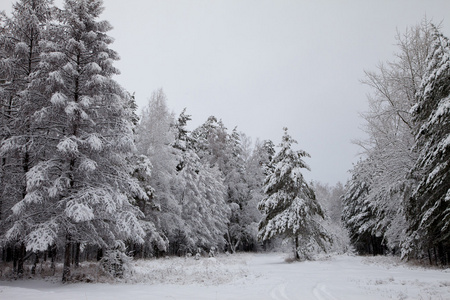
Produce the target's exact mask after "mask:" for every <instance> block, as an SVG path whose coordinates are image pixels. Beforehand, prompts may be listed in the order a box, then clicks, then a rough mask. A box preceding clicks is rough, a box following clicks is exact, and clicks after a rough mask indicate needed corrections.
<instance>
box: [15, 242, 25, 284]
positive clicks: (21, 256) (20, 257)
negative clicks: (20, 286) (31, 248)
mask: <svg viewBox="0 0 450 300" xmlns="http://www.w3.org/2000/svg"><path fill="white" fill-rule="evenodd" d="M25 254H26V249H25V244H24V243H23V242H21V243H20V246H19V247H18V251H17V276H18V277H19V278H22V277H23V273H24V267H23V264H24V262H25Z"/></svg>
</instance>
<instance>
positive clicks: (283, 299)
mask: <svg viewBox="0 0 450 300" xmlns="http://www.w3.org/2000/svg"><path fill="white" fill-rule="evenodd" d="M286 287H287V283H282V284H279V285H277V286H276V287H274V288H273V289H272V290H271V291H270V297H271V298H272V299H274V300H290V299H289V297H288V296H287V294H286Z"/></svg>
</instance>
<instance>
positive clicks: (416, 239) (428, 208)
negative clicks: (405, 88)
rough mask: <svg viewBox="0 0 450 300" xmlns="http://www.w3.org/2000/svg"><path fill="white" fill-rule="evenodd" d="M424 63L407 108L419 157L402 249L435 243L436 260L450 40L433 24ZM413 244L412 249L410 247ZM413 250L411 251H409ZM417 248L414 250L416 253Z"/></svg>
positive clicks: (449, 151) (445, 179) (447, 211)
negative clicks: (423, 70)
mask: <svg viewBox="0 0 450 300" xmlns="http://www.w3.org/2000/svg"><path fill="white" fill-rule="evenodd" d="M426 62H427V69H426V72H425V74H424V76H423V79H422V83H421V85H420V87H419V89H418V92H417V94H416V97H417V103H416V105H414V107H413V108H412V109H411V112H412V116H413V120H414V124H415V127H414V133H415V137H416V144H415V146H414V147H415V149H416V150H418V152H419V157H418V159H417V161H416V162H415V164H414V168H413V169H412V172H413V173H412V174H413V177H415V178H419V184H418V186H417V188H416V189H415V190H414V191H413V193H412V196H411V200H410V202H409V206H408V220H409V222H410V226H411V227H410V229H409V241H408V242H409V243H408V245H407V247H406V249H405V250H406V251H405V254H408V252H418V251H419V252H420V251H425V250H428V251H430V250H429V249H430V248H435V249H436V248H437V250H438V257H439V260H440V261H441V263H442V264H448V263H449V256H450V252H449V248H450V206H449V203H450V41H449V39H448V38H447V37H445V36H443V35H442V33H440V32H439V30H438V29H437V28H436V27H434V26H433V38H432V43H431V51H430V53H429V55H428V57H427V61H426ZM414 248H416V249H414ZM414 250H416V251H414ZM416 254H417V253H416Z"/></svg>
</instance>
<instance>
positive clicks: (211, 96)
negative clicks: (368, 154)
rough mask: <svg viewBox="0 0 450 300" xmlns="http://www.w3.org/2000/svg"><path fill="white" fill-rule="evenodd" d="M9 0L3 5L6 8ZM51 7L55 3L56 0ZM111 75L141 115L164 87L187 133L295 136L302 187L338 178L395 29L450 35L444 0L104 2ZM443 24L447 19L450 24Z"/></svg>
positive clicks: (347, 164)
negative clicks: (427, 26) (368, 76)
mask: <svg viewBox="0 0 450 300" xmlns="http://www.w3.org/2000/svg"><path fill="white" fill-rule="evenodd" d="M11 2H12V1H11V0H0V4H1V5H0V9H5V10H7V11H9V10H10V7H11ZM61 2H62V1H57V2H56V3H61ZM104 5H105V11H104V14H103V15H102V19H105V20H108V21H109V22H110V23H111V24H112V25H113V27H114V29H113V30H112V31H111V32H110V35H111V36H112V37H114V38H115V43H114V44H113V45H112V48H113V49H114V50H116V51H118V52H119V54H120V56H121V60H120V61H119V62H117V63H116V66H117V67H118V68H119V69H120V71H121V73H122V74H121V75H120V76H118V77H117V80H118V81H119V82H120V83H121V84H122V86H124V87H125V88H126V89H127V90H129V91H130V92H135V94H136V98H137V103H138V105H139V106H140V107H141V108H142V107H143V106H145V105H146V104H147V103H148V99H149V97H150V96H151V94H152V92H153V91H154V90H156V89H158V88H161V87H162V88H163V89H164V91H165V93H166V95H167V98H168V106H169V108H170V109H172V110H173V111H174V112H175V113H176V114H177V115H178V114H179V113H180V112H181V110H182V109H183V108H184V107H186V108H187V113H188V114H191V115H192V118H193V121H191V125H190V128H195V127H196V126H198V125H201V124H202V123H203V122H204V121H205V120H206V119H207V118H208V116H211V115H214V116H216V117H217V118H219V119H222V121H223V122H224V124H225V125H226V126H227V127H228V129H229V130H230V131H231V130H232V129H233V128H234V127H235V126H237V128H238V130H239V131H242V132H244V133H245V134H246V135H248V136H250V137H252V139H253V140H255V139H256V138H259V139H261V140H263V139H271V140H272V141H273V142H274V143H275V144H278V143H279V142H280V140H281V136H282V134H283V131H282V128H283V127H285V126H286V127H288V128H289V132H290V134H291V135H292V136H293V138H295V139H296V140H297V141H298V142H299V144H298V145H297V146H296V147H297V149H303V150H305V151H307V152H309V153H310V154H311V158H310V159H306V162H307V163H308V164H309V165H310V167H311V169H312V170H311V172H308V171H306V172H305V176H306V177H307V178H308V179H309V180H318V181H321V182H324V183H329V184H335V183H336V182H338V181H341V182H342V183H345V181H346V180H347V178H348V177H349V174H348V170H349V169H351V167H352V163H354V162H356V161H357V153H358V151H359V149H358V147H357V146H355V145H353V144H352V143H351V141H352V140H353V139H357V138H362V137H363V133H362V131H361V129H360V128H361V125H362V123H363V122H362V119H361V118H360V117H359V113H360V112H363V111H365V110H366V108H367V100H366V95H367V93H368V92H369V89H368V88H367V87H365V86H364V85H362V84H361V83H360V80H361V79H363V78H364V70H375V69H376V66H377V64H378V63H379V62H382V61H386V60H392V59H393V57H394V53H395V51H396V47H395V42H396V41H395V35H396V32H397V30H398V31H399V32H404V31H405V29H406V28H407V27H410V26H413V25H415V24H417V23H419V22H420V21H421V20H422V19H423V18H424V17H425V15H426V16H427V18H428V19H432V20H433V21H434V22H435V23H440V22H441V21H442V31H443V33H444V34H445V35H446V36H449V35H450V19H449V18H450V1H448V0H441V1H438V0H428V1H425V0H415V1H413V0H403V1H394V0H389V1H388V0H384V1H381V0H377V1H361V0H354V1H339V0H315V1H312V0H311V1H300V0H298V1H277V0H271V1H264V0H254V1H249V0H224V1H215V0H203V1H196V0H190V1H175V0H159V1H156V0H127V1H123V0H104ZM446 17H447V18H446Z"/></svg>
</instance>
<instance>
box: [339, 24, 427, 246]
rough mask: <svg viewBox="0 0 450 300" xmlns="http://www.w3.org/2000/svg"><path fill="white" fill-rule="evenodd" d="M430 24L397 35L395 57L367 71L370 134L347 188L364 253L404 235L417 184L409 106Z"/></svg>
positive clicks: (353, 226) (421, 68)
mask: <svg viewBox="0 0 450 300" xmlns="http://www.w3.org/2000/svg"><path fill="white" fill-rule="evenodd" d="M430 28H431V27H430V23H429V22H428V21H427V20H424V21H423V22H422V23H421V24H418V25H416V26H414V27H411V28H408V29H407V30H406V31H405V33H403V34H398V35H397V37H396V39H397V46H398V52H397V53H396V59H395V60H393V61H388V62H386V63H383V64H380V65H379V66H378V68H377V70H376V71H375V72H373V71H370V72H369V71H367V72H365V73H366V78H365V79H364V80H363V83H365V84H366V85H368V86H369V87H370V88H371V93H370V95H369V96H368V103H369V109H368V111H367V112H365V113H364V114H363V115H362V116H363V118H364V120H365V127H364V131H365V132H366V136H367V138H366V139H365V140H359V141H357V144H358V145H359V146H361V149H362V153H363V155H364V158H363V160H362V161H360V162H359V163H358V164H357V166H355V168H353V170H352V171H351V172H352V179H351V180H350V181H349V184H348V186H347V188H346V197H347V200H346V205H348V206H352V205H356V208H357V209H358V213H357V214H356V215H354V216H346V218H347V219H346V222H347V225H348V226H349V228H350V229H351V232H352V242H353V243H354V246H355V247H356V248H357V250H358V251H359V252H363V253H380V252H384V250H385V248H386V247H387V249H388V250H390V251H392V252H395V251H396V250H397V249H398V248H399V247H400V245H401V243H402V239H403V238H404V236H405V234H404V233H405V231H406V228H407V224H406V219H405V204H406V203H405V201H404V200H405V199H407V198H408V197H409V193H410V191H411V190H412V189H414V187H415V186H416V185H417V181H416V180H414V179H411V178H410V177H408V174H409V172H410V170H411V168H412V166H413V165H414V162H415V161H416V159H417V151H411V148H412V147H413V145H414V135H413V133H412V132H411V128H412V127H413V122H412V117H411V114H410V113H409V111H410V109H411V107H412V106H413V105H414V104H415V103H416V98H415V97H414V95H415V93H416V91H417V89H418V87H419V85H420V81H421V78H422V75H423V74H424V72H425V67H424V66H425V61H424V58H425V57H426V56H427V54H428V52H429V51H430V40H431V31H430ZM358 177H360V178H358ZM359 183H361V184H363V183H364V184H369V183H370V184H369V185H370V188H367V189H366V192H367V193H362V194H359V195H358V193H353V192H352V190H353V189H354V188H356V189H357V188H358V185H359ZM366 187H369V186H367V185H366ZM351 199H353V200H351ZM352 202H354V203H352ZM381 241H382V244H383V245H381ZM365 243H366V244H365ZM364 244H365V245H364ZM381 250H383V251H381Z"/></svg>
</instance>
